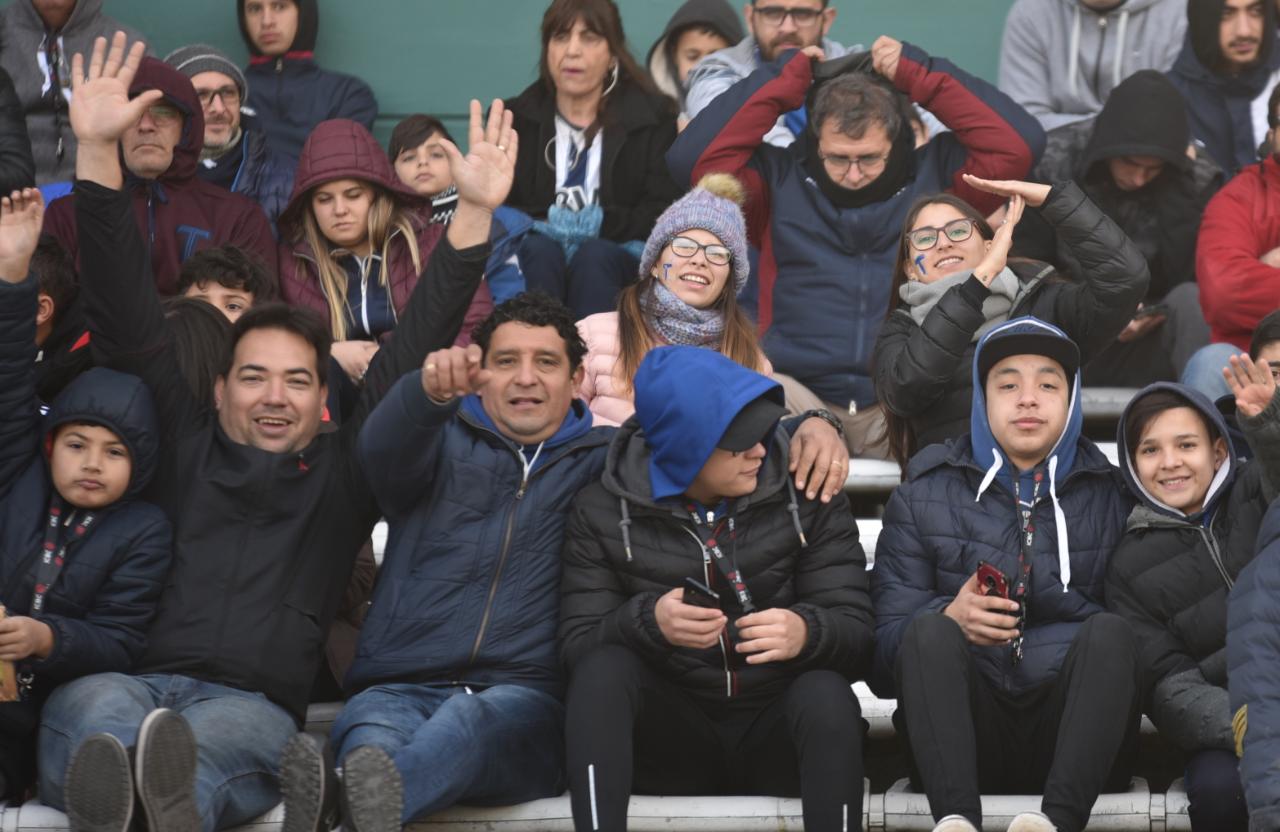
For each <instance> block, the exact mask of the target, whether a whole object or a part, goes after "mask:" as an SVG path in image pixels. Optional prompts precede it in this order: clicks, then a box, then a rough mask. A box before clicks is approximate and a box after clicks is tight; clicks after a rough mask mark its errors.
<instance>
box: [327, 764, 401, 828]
mask: <svg viewBox="0 0 1280 832" xmlns="http://www.w3.org/2000/svg"><path fill="white" fill-rule="evenodd" d="M403 811H404V786H403V784H402V783H401V782H400V772H399V771H397V770H396V764H395V763H393V762H391V758H390V757H388V756H387V752H385V751H383V750H382V749H381V748H377V747H375V746H372V745H362V746H360V747H359V748H357V749H356V750H354V751H352V752H351V753H350V754H348V755H347V756H346V758H345V759H343V761H342V828H343V830H344V832H400V814H401V812H403Z"/></svg>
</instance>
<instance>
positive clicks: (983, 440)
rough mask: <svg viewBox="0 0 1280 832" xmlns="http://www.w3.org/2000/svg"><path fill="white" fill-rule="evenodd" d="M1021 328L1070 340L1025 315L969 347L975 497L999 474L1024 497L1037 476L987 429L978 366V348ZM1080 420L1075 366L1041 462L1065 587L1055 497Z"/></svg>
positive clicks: (1065, 550)
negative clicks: (1060, 420) (977, 471)
mask: <svg viewBox="0 0 1280 832" xmlns="http://www.w3.org/2000/svg"><path fill="white" fill-rule="evenodd" d="M1019 330H1022V331H1024V332H1028V331H1035V330H1039V332H1040V334H1043V335H1048V336H1050V337H1053V338H1061V339H1062V340H1064V341H1068V342H1070V341H1071V339H1070V338H1068V337H1067V334H1066V333H1065V332H1063V331H1062V330H1060V329H1058V328H1057V327H1056V326H1054V325H1053V324H1048V323H1045V322H1044V321H1042V320H1040V319H1039V318H1033V317H1029V316H1027V317H1021V318H1013V319H1012V320H1009V321H1006V322H1005V323H1003V324H1001V325H1000V326H998V327H996V328H995V329H992V330H991V331H990V332H988V333H987V334H986V335H984V336H982V338H981V340H979V341H978V347H977V349H975V350H974V353H973V408H972V410H971V411H970V416H969V439H970V444H971V445H972V448H973V457H974V459H975V460H976V461H977V463H978V465H979V466H981V467H983V468H984V469H985V470H986V474H985V476H983V478H982V483H981V485H979V486H978V493H977V494H975V495H974V501H975V502H976V501H977V500H980V499H982V494H983V492H985V491H986V490H987V488H988V487H990V485H991V483H992V482H993V481H995V480H997V479H999V480H1000V481H1001V483H1003V484H1004V486H1005V487H1006V488H1007V489H1008V490H1009V493H1011V494H1012V493H1014V482H1013V478H1014V477H1017V478H1018V488H1017V493H1018V494H1019V496H1020V497H1021V498H1026V497H1027V496H1029V495H1030V494H1032V493H1034V491H1035V480H1036V478H1037V477H1038V476H1041V473H1040V472H1041V466H1036V468H1035V469H1033V470H1031V471H1019V470H1017V468H1016V467H1015V466H1014V465H1013V463H1011V462H1010V461H1009V458H1008V457H1007V456H1006V455H1005V452H1004V450H1003V449H1002V448H1001V447H1000V444H999V443H998V442H997V441H996V438H995V434H994V433H992V431H991V422H990V420H989V419H988V418H987V396H986V385H985V384H983V380H982V378H980V373H979V370H978V368H979V367H980V366H981V363H982V350H983V348H984V347H986V346H987V344H988V343H990V342H991V341H992V340H995V339H998V338H1002V337H1007V336H1009V335H1010V334H1011V332H1017V331H1019ZM1083 424H1084V415H1083V412H1082V411H1081V409H1080V370H1079V368H1077V369H1076V371H1075V373H1073V374H1072V378H1071V398H1070V400H1069V402H1068V404H1067V421H1066V424H1065V425H1064V426H1063V428H1062V434H1061V435H1060V436H1059V437H1058V439H1057V441H1056V442H1054V444H1053V447H1052V448H1050V449H1049V453H1048V454H1047V455H1046V456H1045V461H1044V464H1043V468H1044V472H1045V474H1047V476H1045V479H1047V480H1048V481H1049V498H1050V499H1051V500H1052V501H1053V510H1054V516H1055V518H1056V523H1055V526H1056V527H1057V532H1058V565H1059V569H1060V574H1061V576H1062V591H1063V592H1066V591H1067V586H1068V585H1069V584H1070V583H1071V558H1070V548H1069V543H1068V540H1067V518H1066V514H1065V513H1064V512H1063V510H1062V506H1061V505H1060V504H1059V502H1058V488H1059V487H1060V486H1061V485H1062V484H1063V482H1065V480H1066V478H1067V476H1068V475H1069V474H1070V473H1071V468H1072V465H1073V464H1074V463H1075V457H1076V446H1077V444H1078V443H1079V441H1080V432H1081V427H1082V426H1083Z"/></svg>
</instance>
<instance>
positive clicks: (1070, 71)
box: [1067, 5, 1080, 97]
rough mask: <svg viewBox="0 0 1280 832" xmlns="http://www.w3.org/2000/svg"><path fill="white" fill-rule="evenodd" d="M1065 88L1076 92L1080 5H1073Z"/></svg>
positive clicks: (1078, 66) (1078, 68) (1072, 92)
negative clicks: (1073, 12)
mask: <svg viewBox="0 0 1280 832" xmlns="http://www.w3.org/2000/svg"><path fill="white" fill-rule="evenodd" d="M1067 55H1068V56H1069V57H1068V59H1067V89H1068V91H1070V93H1071V95H1072V97H1074V96H1075V94H1076V73H1077V72H1078V71H1079V70H1080V7H1079V6H1078V5H1077V6H1076V7H1075V19H1074V20H1073V21H1072V23H1071V43H1070V45H1068V46H1067Z"/></svg>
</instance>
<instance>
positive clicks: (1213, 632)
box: [1105, 356, 1280, 832]
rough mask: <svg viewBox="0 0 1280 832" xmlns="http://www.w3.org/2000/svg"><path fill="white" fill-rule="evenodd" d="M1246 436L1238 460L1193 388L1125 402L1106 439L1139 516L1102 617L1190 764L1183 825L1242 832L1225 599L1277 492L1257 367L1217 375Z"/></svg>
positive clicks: (1274, 448)
mask: <svg viewBox="0 0 1280 832" xmlns="http://www.w3.org/2000/svg"><path fill="white" fill-rule="evenodd" d="M1225 375H1226V377H1227V382H1228V384H1229V386H1230V387H1231V390H1232V392H1233V394H1234V396H1235V408H1236V413H1237V416H1238V420H1239V424H1240V427H1241V429H1242V430H1243V432H1244V435H1245V436H1246V438H1247V439H1248V440H1249V443H1250V444H1251V445H1252V446H1253V448H1254V450H1255V451H1256V452H1257V457H1256V459H1255V460H1253V461H1249V462H1242V461H1240V460H1239V459H1238V457H1237V455H1236V452H1235V447H1234V442H1233V439H1232V436H1231V432H1230V431H1229V430H1228V426H1227V423H1226V421H1225V420H1224V418H1223V416H1222V415H1221V413H1220V412H1219V409H1218V408H1217V407H1215V406H1214V405H1213V403H1211V402H1210V401H1209V400H1208V399H1207V398H1206V397H1204V396H1203V395H1202V394H1200V393H1199V392H1198V391H1196V390H1193V389H1192V388H1189V387H1185V386H1182V385H1177V384H1167V383H1158V384H1153V385H1151V386H1149V387H1147V388H1146V389H1144V390H1143V391H1142V392H1141V393H1139V394H1138V395H1137V396H1136V397H1134V399H1133V401H1131V402H1130V403H1129V406H1128V407H1127V408H1126V410H1125V414H1124V417H1123V419H1122V422H1121V425H1120V429H1119V434H1118V437H1117V440H1118V442H1119V445H1120V448H1121V449H1122V451H1123V453H1124V461H1123V462H1122V464H1121V469H1122V472H1123V474H1124V477H1125V481H1126V482H1127V483H1128V485H1129V490H1130V491H1131V492H1132V493H1133V495H1134V496H1135V497H1136V498H1137V499H1138V501H1139V502H1138V505H1137V506H1136V507H1135V508H1134V509H1133V513H1132V514H1130V515H1129V522H1128V524H1127V527H1126V529H1125V534H1124V537H1123V538H1122V539H1121V541H1120V543H1119V545H1118V546H1117V547H1116V550H1115V553H1114V554H1113V555H1112V557H1111V562H1110V565H1109V567H1108V572H1107V583H1106V594H1105V597H1106V603H1107V607H1108V608H1109V609H1111V610H1113V611H1115V612H1117V613H1119V614H1120V615H1122V616H1124V617H1125V618H1126V619H1128V621H1129V622H1130V624H1132V626H1133V628H1134V631H1135V633H1136V634H1137V636H1138V644H1139V664H1140V668H1141V670H1142V674H1143V686H1142V691H1143V703H1144V710H1145V711H1146V712H1147V714H1148V715H1149V716H1150V717H1151V720H1152V721H1153V722H1154V723H1155V724H1156V727H1157V728H1159V729H1160V733H1161V735H1162V736H1165V737H1167V738H1169V740H1170V741H1172V742H1173V743H1174V744H1175V745H1177V746H1178V747H1179V748H1181V749H1182V750H1183V751H1186V752H1187V753H1188V754H1189V755H1190V759H1189V762H1188V764H1187V771H1186V785H1187V796H1188V797H1189V799H1190V802H1191V803H1190V808H1189V812H1190V815H1191V825H1192V828H1193V829H1196V830H1201V829H1204V830H1215V832H1217V830H1222V832H1229V830H1236V829H1238V830H1244V829H1246V828H1247V827H1248V812H1247V809H1246V807H1245V800H1244V792H1243V790H1242V788H1241V784H1240V778H1239V775H1238V773H1237V769H1236V765H1237V763H1236V755H1235V753H1234V752H1233V750H1232V749H1233V738H1232V727H1231V707H1230V701H1229V698H1228V693H1227V664H1226V637H1227V596H1228V593H1229V592H1230V590H1231V586H1232V584H1233V583H1234V582H1235V580H1236V578H1237V576H1238V575H1239V574H1240V571H1241V570H1242V569H1243V568H1244V567H1245V566H1246V565H1247V564H1248V563H1249V562H1250V561H1252V560H1253V558H1254V555H1255V548H1254V545H1255V541H1256V539H1257V536H1258V529H1259V527H1260V526H1261V523H1262V517H1263V515H1264V514H1265V513H1266V510H1267V506H1268V504H1269V503H1270V502H1271V500H1272V498H1273V497H1275V495H1276V484H1277V483H1280V401H1278V400H1277V398H1276V395H1275V390H1276V382H1275V379H1274V378H1273V377H1272V374H1271V368H1270V366H1269V365H1268V363H1267V362H1266V361H1265V360H1260V361H1258V362H1256V363H1255V362H1254V360H1253V359H1252V358H1250V357H1249V356H1239V357H1233V358H1232V359H1231V365H1230V366H1229V367H1228V368H1227V370H1226V371H1225Z"/></svg>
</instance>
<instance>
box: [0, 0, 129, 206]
mask: <svg viewBox="0 0 1280 832" xmlns="http://www.w3.org/2000/svg"><path fill="white" fill-rule="evenodd" d="M117 31H124V32H125V33H127V34H128V36H129V42H130V43H132V42H133V41H135V40H139V39H140V38H141V37H142V36H141V35H139V34H138V32H137V31H136V30H134V29H132V28H130V27H128V26H122V25H121V24H119V23H117V22H116V21H114V20H112V19H111V18H109V17H107V16H106V15H105V14H103V13H102V0H13V2H12V3H10V4H9V5H8V6H6V7H5V8H3V9H0V43H3V44H4V48H3V49H0V68H2V69H4V70H5V71H6V72H8V73H9V75H10V77H12V78H13V86H14V87H15V89H17V91H18V100H19V101H21V103H22V111H23V112H24V113H25V114H26V118H27V134H28V135H29V136H30V138H31V151H32V154H33V155H34V156H35V163H36V184H37V185H44V184H47V183H49V182H69V181H70V180H71V179H72V178H73V177H74V176H75V170H76V137H75V134H73V133H72V132H71V122H70V120H69V119H68V118H67V104H68V103H69V102H70V101H71V71H70V67H71V56H72V55H74V54H76V53H77V52H79V53H81V54H84V55H88V54H89V53H90V52H92V51H93V41H94V38H98V37H104V38H108V39H109V38H110V37H111V36H112V35H113V34H115V33H116V32H117Z"/></svg>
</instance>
